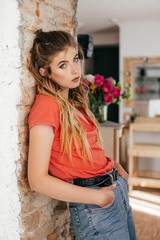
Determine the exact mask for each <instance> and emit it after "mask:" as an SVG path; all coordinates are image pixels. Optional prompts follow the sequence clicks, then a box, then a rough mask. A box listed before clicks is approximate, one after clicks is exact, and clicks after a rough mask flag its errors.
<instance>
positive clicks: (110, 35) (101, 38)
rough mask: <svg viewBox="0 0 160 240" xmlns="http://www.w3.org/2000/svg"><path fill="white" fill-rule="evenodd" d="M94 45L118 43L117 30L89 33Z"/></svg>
mask: <svg viewBox="0 0 160 240" xmlns="http://www.w3.org/2000/svg"><path fill="white" fill-rule="evenodd" d="M91 35H92V37H93V42H94V45H96V46H97V45H117V44H119V32H118V31H117V32H97V33H92V34H91Z"/></svg>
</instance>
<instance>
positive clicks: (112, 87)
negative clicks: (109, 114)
mask: <svg viewBox="0 0 160 240" xmlns="http://www.w3.org/2000/svg"><path fill="white" fill-rule="evenodd" d="M84 82H85V84H87V86H88V87H89V103H90V108H91V110H92V112H93V113H94V115H95V117H96V118H97V120H98V121H99V122H103V121H104V120H105V119H104V120H103V119H102V116H101V115H102V114H101V112H102V109H103V106H105V105H109V104H111V103H115V104H119V103H120V101H121V99H129V98H131V95H132V94H131V88H130V87H126V88H125V89H124V90H122V85H121V83H120V82H118V83H116V80H115V79H114V78H113V77H108V78H105V77H104V76H102V75H99V74H95V75H91V74H89V75H86V76H85V77H84Z"/></svg>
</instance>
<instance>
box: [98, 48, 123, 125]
mask: <svg viewBox="0 0 160 240" xmlns="http://www.w3.org/2000/svg"><path fill="white" fill-rule="evenodd" d="M93 69H94V74H96V73H98V74H100V75H103V76H104V77H106V78H107V77H110V76H112V77H113V78H114V79H115V80H116V82H118V81H119V46H118V45H114V46H95V47H94V55H93ZM108 120H109V121H112V122H117V123H118V122H119V106H118V105H117V104H110V105H109V107H108Z"/></svg>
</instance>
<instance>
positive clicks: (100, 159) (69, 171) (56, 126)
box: [28, 93, 114, 181]
mask: <svg viewBox="0 0 160 240" xmlns="http://www.w3.org/2000/svg"><path fill="white" fill-rule="evenodd" d="M87 120H89V119H87ZM79 121H81V123H82V124H83V125H84V126H85V127H86V131H87V139H88V142H89V144H90V146H91V151H92V156H93V163H92V164H91V163H90V161H89V160H86V161H85V162H84V161H83V160H82V158H81V157H80V156H79V155H78V153H77V151H76V149H75V147H74V145H72V161H71V160H70V159H69V157H68V156H67V154H63V155H62V154H61V150H60V141H61V139H60V129H61V127H60V108H59V105H58V103H57V102H56V100H55V99H54V97H51V96H48V95H44V94H40V93H39V94H38V95H37V96H36V99H35V102H34V105H33V107H32V109H31V112H30V115H29V119H28V123H29V128H31V127H33V126H35V125H49V126H53V130H54V140H53V144H52V150H51V155H50V162H49V172H50V173H51V174H52V175H53V176H55V177H58V178H60V179H62V180H65V181H71V180H73V179H74V178H78V177H80V178H89V177H94V176H98V175H101V174H104V173H106V172H109V171H111V170H112V168H113V166H114V161H113V160H112V159H110V158H108V157H106V156H105V153H104V150H103V149H102V148H101V147H100V146H99V144H98V141H97V130H96V127H95V126H94V124H93V123H92V122H91V121H90V122H89V123H87V122H86V121H84V120H83V119H82V118H79Z"/></svg>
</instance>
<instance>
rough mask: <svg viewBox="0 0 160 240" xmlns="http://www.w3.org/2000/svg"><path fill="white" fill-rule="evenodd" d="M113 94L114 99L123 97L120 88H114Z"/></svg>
mask: <svg viewBox="0 0 160 240" xmlns="http://www.w3.org/2000/svg"><path fill="white" fill-rule="evenodd" d="M112 94H113V96H114V97H120V96H121V92H120V89H119V88H118V87H114V88H113V90H112Z"/></svg>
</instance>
